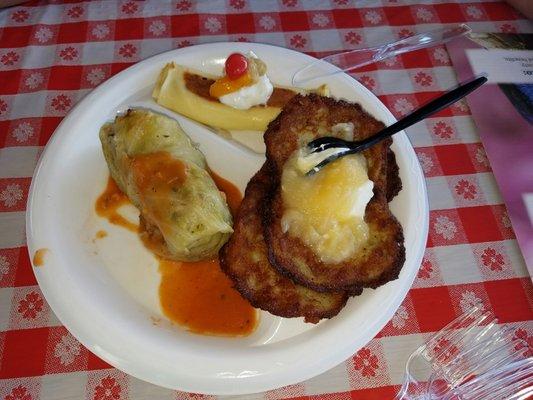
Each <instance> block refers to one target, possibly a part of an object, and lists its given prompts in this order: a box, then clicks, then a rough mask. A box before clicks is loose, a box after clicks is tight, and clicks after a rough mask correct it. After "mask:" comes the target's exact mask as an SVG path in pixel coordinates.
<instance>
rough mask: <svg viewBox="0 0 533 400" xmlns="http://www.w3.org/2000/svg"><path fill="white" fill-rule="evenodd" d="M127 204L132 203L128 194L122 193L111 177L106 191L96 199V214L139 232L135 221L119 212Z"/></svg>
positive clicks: (114, 223)
mask: <svg viewBox="0 0 533 400" xmlns="http://www.w3.org/2000/svg"><path fill="white" fill-rule="evenodd" d="M126 204H130V200H129V199H128V196H126V195H125V194H124V193H122V191H121V190H120V189H119V187H118V186H117V184H116V182H115V181H114V180H113V178H111V177H110V178H109V179H108V181H107V186H106V188H105V190H104V192H103V193H102V194H101V195H100V196H99V197H98V199H97V200H96V206H95V210H96V214H98V215H99V216H100V217H104V218H105V219H107V220H108V221H109V222H110V223H112V224H113V225H118V226H121V227H123V228H126V229H127V230H129V231H132V232H137V231H138V230H139V227H138V226H137V225H136V224H134V223H133V222H130V221H128V220H127V219H126V218H124V217H123V216H122V215H120V214H119V212H118V209H119V208H120V207H122V206H124V205H126Z"/></svg>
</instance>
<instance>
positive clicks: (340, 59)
mask: <svg viewBox="0 0 533 400" xmlns="http://www.w3.org/2000/svg"><path fill="white" fill-rule="evenodd" d="M471 31H472V30H471V29H470V27H469V26H468V25H465V24H461V25H457V26H453V27H446V28H443V29H437V30H434V31H430V32H425V33H420V34H418V35H414V36H410V37H408V38H405V39H401V40H398V41H397V42H393V43H387V44H383V45H380V46H375V47H369V48H365V49H356V50H351V51H347V52H344V53H337V54H332V55H330V56H327V57H324V58H321V59H320V60H317V61H315V62H313V63H311V64H309V65H306V66H305V67H303V68H302V69H300V70H298V71H297V72H296V73H295V74H294V76H293V77H292V84H293V85H294V86H301V85H302V84H304V83H307V82H309V81H311V80H314V79H317V78H324V77H326V76H330V75H333V74H337V73H339V72H343V71H348V70H351V69H354V68H359V67H362V66H364V65H368V64H371V63H375V62H377V61H381V60H384V59H386V58H389V57H393V56H397V55H399V54H403V53H407V52H409V51H414V50H419V49H423V48H426V47H432V46H436V45H439V44H443V43H446V42H448V41H450V40H452V39H455V38H457V37H460V36H463V35H466V34H467V33H470V32H471ZM323 63H329V64H333V65H335V66H336V67H338V68H339V70H338V71H334V72H327V73H324V70H323V69H321V68H320V66H321V65H323Z"/></svg>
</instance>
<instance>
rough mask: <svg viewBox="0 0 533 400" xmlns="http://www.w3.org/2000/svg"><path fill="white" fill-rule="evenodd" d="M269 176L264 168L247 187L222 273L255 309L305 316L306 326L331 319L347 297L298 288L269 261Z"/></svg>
mask: <svg viewBox="0 0 533 400" xmlns="http://www.w3.org/2000/svg"><path fill="white" fill-rule="evenodd" d="M270 175H271V173H270V171H269V167H268V166H267V165H266V164H265V165H263V167H262V168H261V170H260V171H259V172H258V173H257V174H256V175H255V176H254V177H253V178H252V179H251V180H250V182H249V183H248V185H247V187H246V192H245V196H244V199H243V201H242V203H241V206H240V208H239V212H238V215H237V217H236V218H235V222H234V227H233V229H234V233H233V235H232V236H231V238H230V240H229V242H228V243H226V244H225V245H224V247H223V248H222V250H221V252H220V261H221V267H222V270H223V271H224V272H225V273H226V274H227V275H228V276H229V277H230V278H231V279H232V280H233V282H234V284H235V288H236V289H237V290H238V291H239V292H240V293H241V295H242V296H243V297H244V298H246V299H247V300H248V301H249V302H250V303H251V304H252V305H253V306H254V307H257V308H260V309H262V310H265V311H268V312H270V313H272V314H274V315H278V316H281V317H302V316H303V317H304V318H305V321H306V322H313V323H316V322H318V321H319V320H320V319H323V318H331V317H333V316H335V315H337V314H338V312H339V311H340V310H341V309H342V308H343V307H344V305H345V304H346V300H347V298H348V296H347V294H345V293H342V292H341V293H319V292H316V291H313V290H311V289H309V288H307V287H304V286H300V285H298V284H295V283H294V282H293V281H292V280H290V279H289V278H287V277H285V276H283V275H281V274H280V273H279V272H278V271H277V270H276V269H275V268H273V267H272V266H271V265H270V263H269V261H268V257H267V247H266V244H265V241H264V237H263V228H262V224H261V209H262V206H261V203H262V200H263V198H264V196H265V194H266V193H267V191H268V190H269V189H270V186H271V184H272V183H273V182H272V181H271V180H270ZM360 293H361V291H359V293H358V294H360Z"/></svg>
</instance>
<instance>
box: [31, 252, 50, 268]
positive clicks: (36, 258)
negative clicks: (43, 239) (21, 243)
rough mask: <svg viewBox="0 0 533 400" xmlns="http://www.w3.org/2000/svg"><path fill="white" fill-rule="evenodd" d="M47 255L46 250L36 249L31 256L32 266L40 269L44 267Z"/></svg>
mask: <svg viewBox="0 0 533 400" xmlns="http://www.w3.org/2000/svg"><path fill="white" fill-rule="evenodd" d="M46 253H48V249H38V250H37V251H36V252H35V254H34V255H33V266H34V267H42V266H43V265H44V259H45V257H46Z"/></svg>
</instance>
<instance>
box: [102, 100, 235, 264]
mask: <svg viewBox="0 0 533 400" xmlns="http://www.w3.org/2000/svg"><path fill="white" fill-rule="evenodd" d="M100 141H101V143H102V149H103V152H104V156H105V159H106V161H107V165H108V167H109V172H110V173H111V177H112V178H113V179H114V180H115V182H116V183H117V185H118V187H119V188H120V189H121V190H122V191H123V192H124V193H125V194H126V195H127V196H128V197H129V199H130V200H131V202H132V203H133V204H134V205H135V206H136V207H137V208H138V209H139V210H140V212H141V222H142V224H143V225H145V226H146V227H148V231H150V232H151V234H152V235H153V231H154V230H155V231H158V232H157V235H159V234H160V235H159V236H162V238H163V239H164V242H165V243H166V248H167V249H168V252H165V254H164V256H166V257H168V258H172V259H174V260H178V261H198V260H203V259H208V258H212V257H215V256H216V255H217V253H218V250H219V249H220V248H221V247H222V245H224V243H226V241H227V240H228V238H229V236H230V235H231V233H232V232H233V229H232V219H231V214H230V211H229V208H228V205H227V204H226V201H225V199H224V197H223V194H221V192H220V191H219V190H218V188H217V186H216V185H215V183H214V181H213V179H212V178H211V176H210V175H209V172H208V171H207V163H206V161H205V157H204V155H203V154H202V153H201V152H200V151H199V150H198V149H197V148H196V147H195V146H194V145H193V143H192V142H191V140H190V139H189V137H188V136H187V135H186V134H185V132H183V130H182V129H181V127H180V126H179V124H178V123H177V122H176V121H175V120H173V119H171V118H168V117H166V116H163V115H160V114H156V113H153V112H150V111H147V110H140V109H137V110H129V111H128V112H127V113H126V114H125V115H123V116H117V117H116V118H115V121H114V122H110V123H107V124H105V125H104V126H103V127H102V128H101V130H100Z"/></svg>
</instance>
